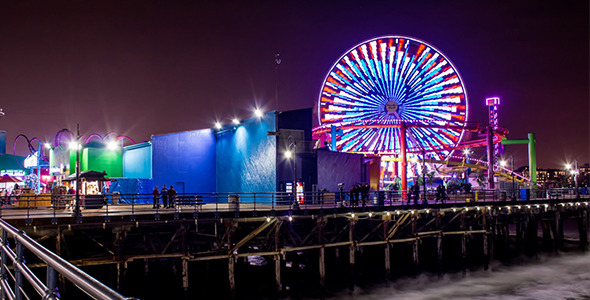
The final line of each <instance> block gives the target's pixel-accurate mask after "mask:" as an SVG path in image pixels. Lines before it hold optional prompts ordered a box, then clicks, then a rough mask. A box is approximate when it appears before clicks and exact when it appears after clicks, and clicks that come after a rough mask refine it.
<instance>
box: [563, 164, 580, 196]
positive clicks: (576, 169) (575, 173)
mask: <svg viewBox="0 0 590 300" xmlns="http://www.w3.org/2000/svg"><path fill="white" fill-rule="evenodd" d="M565 168H566V169H567V170H569V171H570V174H571V175H574V183H575V187H576V198H579V197H580V194H578V174H580V170H579V169H578V160H577V159H574V165H573V169H572V165H571V164H569V163H568V164H566V165H565Z"/></svg>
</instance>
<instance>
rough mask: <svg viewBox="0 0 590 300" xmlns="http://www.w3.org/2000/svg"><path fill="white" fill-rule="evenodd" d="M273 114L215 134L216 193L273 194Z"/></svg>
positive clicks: (274, 153)
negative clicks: (268, 133) (270, 134)
mask: <svg viewBox="0 0 590 300" xmlns="http://www.w3.org/2000/svg"><path fill="white" fill-rule="evenodd" d="M268 131H275V114H274V112H269V113H267V114H265V115H264V116H263V117H262V118H258V117H254V118H250V119H246V120H244V121H243V122H242V124H240V125H239V126H236V127H235V129H234V128H233V127H232V126H231V125H230V126H229V127H226V128H224V130H222V131H220V132H218V133H216V139H217V142H216V150H215V151H216V157H217V160H216V168H215V169H216V173H217V174H216V175H217V192H219V193H234V192H235V193H254V192H274V191H275V189H276V178H277V175H276V137H275V136H269V135H267V132H268Z"/></svg>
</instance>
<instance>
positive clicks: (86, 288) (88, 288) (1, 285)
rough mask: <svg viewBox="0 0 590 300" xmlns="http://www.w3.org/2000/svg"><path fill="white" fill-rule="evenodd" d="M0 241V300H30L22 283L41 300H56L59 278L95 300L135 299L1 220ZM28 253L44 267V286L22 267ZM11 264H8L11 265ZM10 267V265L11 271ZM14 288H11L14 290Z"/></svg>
mask: <svg viewBox="0 0 590 300" xmlns="http://www.w3.org/2000/svg"><path fill="white" fill-rule="evenodd" d="M0 227H1V228H2V240H1V245H0V255H1V261H0V263H1V264H0V299H11V300H12V299H16V300H21V299H25V298H26V299H33V298H32V295H28V294H27V292H26V291H28V290H30V289H27V286H26V284H25V279H26V281H27V282H28V283H29V286H30V287H32V288H33V289H34V291H35V292H36V293H37V294H38V295H39V296H40V297H41V299H59V293H58V289H57V278H58V274H61V275H62V276H63V277H64V278H66V279H67V280H69V281H70V282H72V283H73V284H74V285H75V286H77V287H78V288H79V289H80V290H82V291H83V292H84V293H86V294H87V295H88V296H90V297H92V298H94V299H134V298H127V297H124V296H122V295H121V294H119V293H118V292H116V291H114V290H112V289H111V288H109V287H108V286H106V285H104V284H102V283H101V282H99V281H97V280H96V279H94V278H93V277H91V276H90V275H88V274H86V273H85V272H83V271H82V270H80V269H78V268H77V267H75V266H74V265H72V264H71V263H69V262H68V261H66V260H64V259H63V258H61V257H59V256H57V255H56V254H54V253H53V252H51V251H49V250H48V249H46V248H44V247H43V246H41V245H40V244H39V243H37V242H36V241H34V240H33V239H31V238H30V237H28V236H27V235H26V234H25V233H24V232H22V231H19V230H17V229H16V228H14V227H13V226H11V225H10V224H8V223H7V222H6V221H5V220H2V219H0ZM9 236H10V237H11V238H12V239H13V240H14V243H15V251H13V250H12V248H11V247H10V245H9V243H8V238H9ZM25 249H27V250H28V251H29V252H30V253H31V254H33V255H35V256H36V257H38V258H39V259H41V260H42V261H43V262H45V264H46V265H47V272H46V274H47V275H46V282H45V283H44V282H43V281H42V280H41V279H39V278H38V277H37V276H36V275H35V274H34V273H33V272H32V271H31V269H29V267H28V266H27V265H26V263H25V259H24V253H25ZM10 263H11V264H10ZM10 265H12V271H13V272H11V268H10ZM13 287H14V288H13Z"/></svg>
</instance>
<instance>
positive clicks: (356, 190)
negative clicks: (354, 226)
mask: <svg viewBox="0 0 590 300" xmlns="http://www.w3.org/2000/svg"><path fill="white" fill-rule="evenodd" d="M348 195H349V197H350V206H352V207H357V206H359V200H360V201H361V202H362V206H366V205H367V201H368V200H369V184H368V183H358V184H355V185H353V186H352V187H351V188H350V191H349V192H348Z"/></svg>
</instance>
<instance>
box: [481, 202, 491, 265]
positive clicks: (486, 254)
mask: <svg viewBox="0 0 590 300" xmlns="http://www.w3.org/2000/svg"><path fill="white" fill-rule="evenodd" d="M481 224H482V227H483V230H485V232H484V234H483V236H482V239H483V269H484V270H487V269H488V268H489V265H490V255H489V250H490V247H489V245H488V239H489V235H488V216H487V211H486V210H485V209H484V210H483V211H482V213H481Z"/></svg>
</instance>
